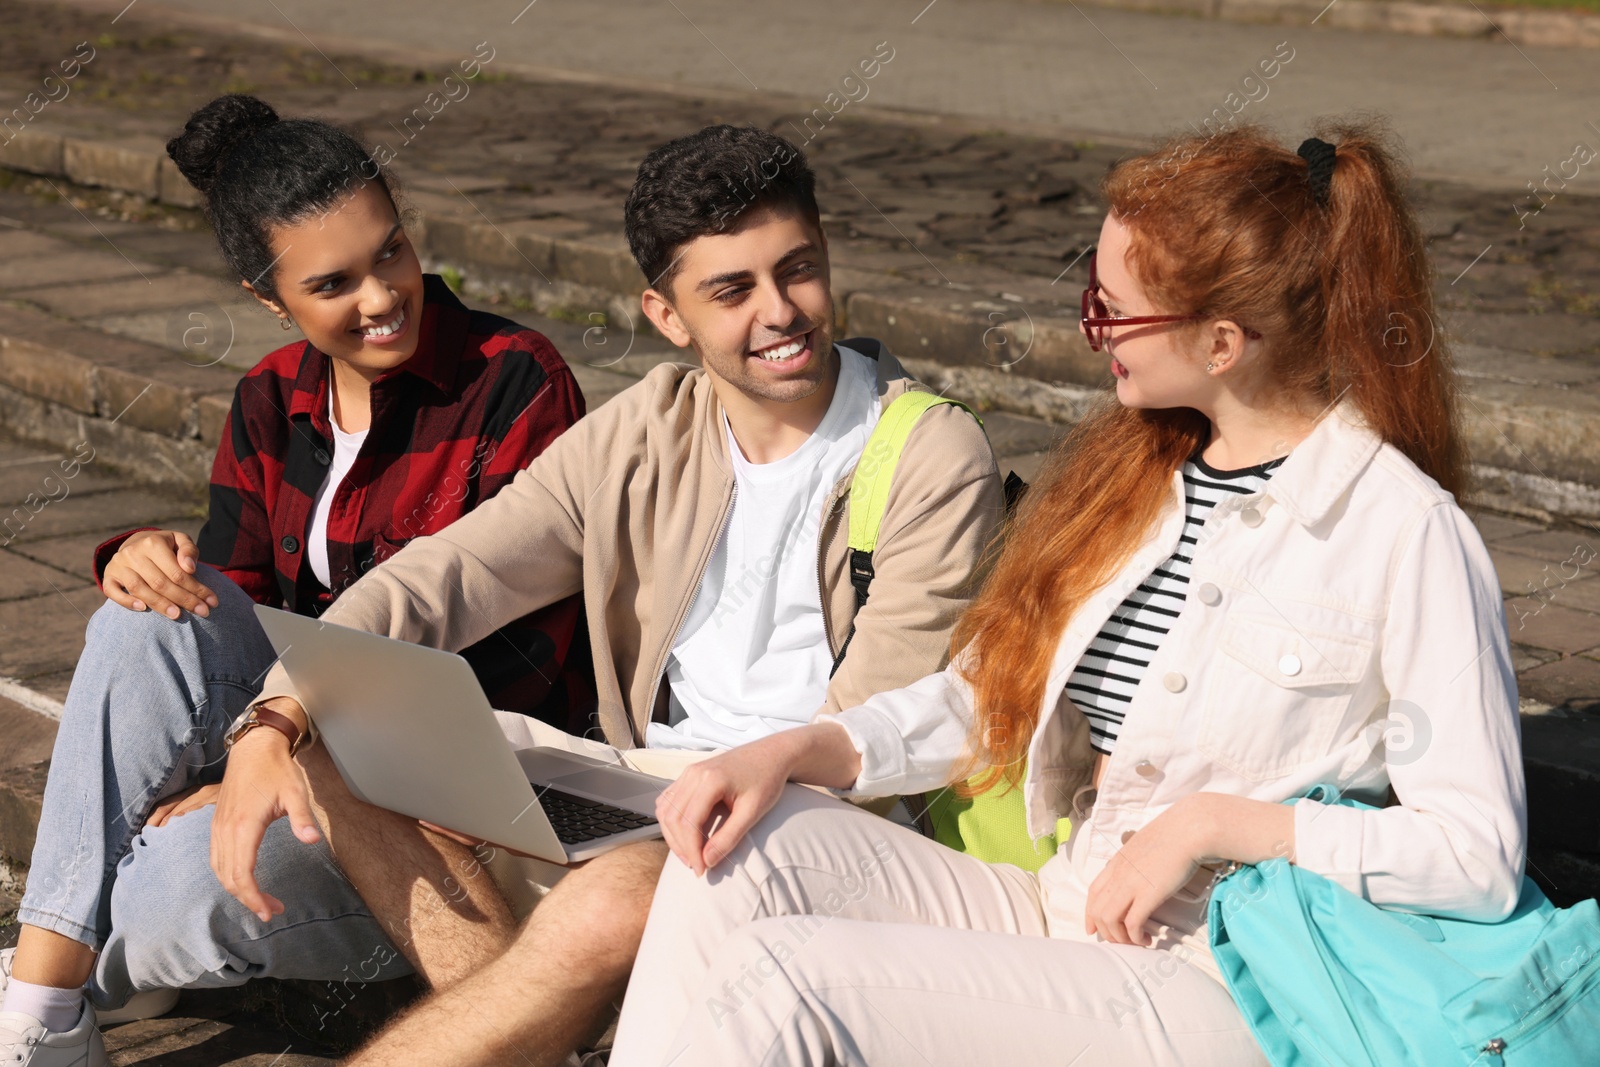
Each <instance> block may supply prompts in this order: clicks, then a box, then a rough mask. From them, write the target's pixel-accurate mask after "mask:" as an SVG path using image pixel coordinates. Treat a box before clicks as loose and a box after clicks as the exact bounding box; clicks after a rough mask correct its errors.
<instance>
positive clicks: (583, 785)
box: [256, 604, 670, 863]
mask: <svg viewBox="0 0 1600 1067" xmlns="http://www.w3.org/2000/svg"><path fill="white" fill-rule="evenodd" d="M256 616H257V618H259V619H260V620H261V626H262V628H263V629H264V630H266V632H267V637H268V639H269V640H271V641H272V647H273V648H274V649H275V650H276V651H277V653H278V662H280V663H282V664H283V668H284V670H285V671H287V672H288V674H289V678H290V679H291V680H292V681H293V682H294V684H295V686H296V688H298V689H299V691H300V696H301V699H302V700H303V702H304V704H305V708H306V711H307V713H308V714H309V715H310V716H311V718H312V719H314V720H315V721H316V724H317V731H318V732H319V733H320V735H321V738H322V743H323V745H324V746H325V747H326V748H327V750H328V754H329V755H330V756H331V757H332V758H333V762H334V765H335V766H336V767H338V768H339V773H340V774H341V775H343V776H344V780H345V783H346V784H347V785H348V786H349V787H350V791H351V792H352V793H354V794H355V796H356V797H358V798H359V799H361V800H364V801H366V802H367V803H369V804H375V805H377V806H378V807H381V808H388V809H389V810H391V811H397V812H399V813H400V814H402V815H409V816H411V817H412V818H415V819H426V820H427V821H428V822H430V823H433V824H434V825H435V826H442V827H446V828H448V829H450V830H454V831H456V832H458V833H461V834H465V835H467V836H468V837H473V838H477V839H480V840H483V841H487V842H489V843H490V844H494V845H500V846H503V847H505V848H508V849H512V850H514V851H517V852H525V853H527V854H528V855H530V856H536V857H538V858H539V859H542V860H547V861H550V862H552V863H576V862H578V861H580V860H586V859H589V858H591V857H593V856H598V855H600V854H601V853H603V852H608V851H610V850H611V849H614V848H616V847H617V846H619V845H622V844H626V843H628V842H630V841H642V840H646V839H648V838H652V837H660V836H661V831H660V828H659V827H658V826H657V824H656V819H655V803H656V797H657V795H659V794H660V792H661V791H662V790H663V789H665V788H666V787H667V785H668V784H670V783H669V782H668V781H667V780H666V779H664V778H657V777H654V776H653V775H648V774H643V773H640V772H639V771H635V770H632V769H631V768H628V767H622V766H619V765H617V764H612V763H606V762H604V761H602V760H596V759H590V758H589V757H586V756H580V755H578V754H576V753H573V752H568V751H566V750H565V749H559V748H551V747H539V748H532V749H523V750H520V751H519V750H514V749H513V748H512V747H511V744H510V742H508V741H507V740H506V737H505V734H503V733H502V732H501V730H500V725H499V723H498V722H497V721H496V719H495V715H494V711H493V709H492V708H491V707H490V706H489V700H488V698H487V697H485V696H484V694H483V688H482V687H481V686H480V685H479V684H478V678H477V675H475V674H473V673H472V668H471V667H470V666H468V664H467V661H466V660H464V659H462V658H461V657H460V656H458V655H455V654H454V653H450V652H442V651H440V650H438V649H434V648H425V647H423V646H422V645H414V644H411V643H409V642H406V641H397V640H394V639H393V638H389V637H383V636H381V635H378V634H371V633H367V632H365V631H363V630H352V629H350V628H349V627H346V626H338V625H335V624H333V623H328V622H323V621H322V620H320V619H313V618H308V617H306V616H304V615H295V614H293V613H291V612H287V611H280V610H278V609H276V608H269V607H266V606H264V605H260V604H258V605H256Z"/></svg>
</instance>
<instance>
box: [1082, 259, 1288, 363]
mask: <svg viewBox="0 0 1600 1067" xmlns="http://www.w3.org/2000/svg"><path fill="white" fill-rule="evenodd" d="M1096 255H1098V253H1094V252H1091V253H1090V254H1089V288H1087V289H1085V290H1084V291H1083V320H1082V321H1083V333H1084V336H1085V337H1087V338H1088V339H1089V349H1090V351H1093V352H1098V351H1100V349H1101V348H1102V347H1103V346H1104V345H1105V344H1106V342H1107V341H1109V340H1110V339H1111V327H1113V326H1153V325H1155V324H1156V323H1160V322H1198V321H1199V320H1200V319H1203V318H1205V316H1204V315H1113V314H1111V309H1110V308H1108V307H1106V305H1105V302H1104V301H1103V300H1101V299H1100V279H1099V277H1098V276H1097V275H1096V274H1095V270H1094V261H1095V256H1096ZM1244 332H1245V335H1246V336H1248V337H1251V338H1254V339H1257V340H1259V339H1260V337H1261V335H1260V334H1259V333H1257V332H1256V331H1255V330H1252V329H1250V328H1249V327H1248V326H1246V327H1245V328H1244Z"/></svg>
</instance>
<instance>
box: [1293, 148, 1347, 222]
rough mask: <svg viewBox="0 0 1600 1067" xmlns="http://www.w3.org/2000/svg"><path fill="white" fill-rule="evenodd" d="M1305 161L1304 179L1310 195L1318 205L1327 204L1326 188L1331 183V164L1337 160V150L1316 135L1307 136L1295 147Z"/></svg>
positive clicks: (1327, 188)
mask: <svg viewBox="0 0 1600 1067" xmlns="http://www.w3.org/2000/svg"><path fill="white" fill-rule="evenodd" d="M1296 152H1298V153H1299V155H1300V158H1301V159H1303V160H1305V161H1306V181H1307V182H1308V183H1309V184H1310V185H1311V195H1312V196H1314V197H1316V198H1317V205H1318V206H1319V207H1327V206H1328V190H1329V188H1330V187H1331V186H1332V184H1333V165H1334V164H1335V163H1337V162H1338V161H1339V154H1338V153H1339V150H1338V149H1337V148H1335V147H1334V146H1333V145H1331V144H1329V143H1328V142H1327V141H1324V140H1322V139H1321V138H1318V137H1307V138H1306V139H1305V140H1304V141H1301V142H1300V147H1299V148H1298V149H1296Z"/></svg>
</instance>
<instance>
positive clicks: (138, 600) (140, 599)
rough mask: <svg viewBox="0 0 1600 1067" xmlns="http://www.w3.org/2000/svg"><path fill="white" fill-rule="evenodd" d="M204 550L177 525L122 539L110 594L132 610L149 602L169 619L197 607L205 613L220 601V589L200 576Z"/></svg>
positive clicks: (109, 577)
mask: <svg viewBox="0 0 1600 1067" xmlns="http://www.w3.org/2000/svg"><path fill="white" fill-rule="evenodd" d="M199 564H200V550H199V549H198V548H196V547H195V543H194V542H193V541H191V540H190V539H189V537H188V535H187V534H182V533H179V532H178V531H176V530H141V531H139V532H138V533H136V534H133V535H132V536H130V537H129V538H128V539H127V540H126V541H124V542H122V547H121V548H119V549H117V554H116V555H114V556H112V557H111V562H110V563H107V564H106V572H105V574H104V576H103V580H102V582H101V586H102V588H104V589H105V592H106V596H107V597H109V598H111V599H112V600H114V601H116V602H117V603H118V604H121V605H122V606H123V607H125V608H127V609H129V610H130V611H143V610H145V608H147V607H148V608H150V609H151V610H154V611H158V612H160V613H161V614H163V615H165V616H167V618H169V619H176V618H178V617H179V616H180V615H181V614H182V613H183V612H185V611H192V612H194V613H195V614H196V615H199V616H200V617H201V618H205V617H206V616H207V615H209V614H210V613H211V609H212V608H214V607H216V606H217V594H215V593H213V592H212V591H211V590H210V589H208V588H206V586H205V585H203V584H202V583H201V582H200V581H199V580H198V579H197V578H195V576H194V574H195V568H196V567H197V566H199Z"/></svg>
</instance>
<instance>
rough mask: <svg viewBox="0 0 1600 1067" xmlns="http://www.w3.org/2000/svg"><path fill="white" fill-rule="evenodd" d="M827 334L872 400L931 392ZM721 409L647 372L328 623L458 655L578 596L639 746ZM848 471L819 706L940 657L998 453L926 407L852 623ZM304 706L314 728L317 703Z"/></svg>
mask: <svg viewBox="0 0 1600 1067" xmlns="http://www.w3.org/2000/svg"><path fill="white" fill-rule="evenodd" d="M840 344H842V345H844V346H845V347H849V348H852V349H854V350H855V351H857V352H860V353H861V354H863V355H865V356H867V357H868V358H871V359H875V360H876V362H877V385H878V395H879V398H880V400H881V402H882V405H883V407H885V408H887V407H888V405H889V403H890V402H891V401H893V400H894V399H895V398H896V397H897V396H899V395H900V394H901V393H904V392H906V391H908V390H922V391H927V387H926V386H924V385H922V384H921V383H920V382H918V381H916V380H915V379H913V378H912V377H911V376H910V375H909V374H907V373H906V371H905V369H904V368H903V367H902V366H901V365H900V362H899V361H898V360H896V359H895V358H894V357H893V356H892V355H890V354H889V352H888V351H887V350H886V349H884V348H883V347H882V346H881V345H880V344H879V343H878V342H877V341H873V340H870V339H863V338H857V339H853V340H848V341H843V342H840ZM721 418H722V408H721V404H720V403H719V402H718V400H717V396H716V392H715V391H714V390H713V388H712V384H711V380H710V379H709V378H708V377H707V376H706V374H705V372H704V371H703V370H701V369H700V368H698V367H691V366H688V365H685V364H679V363H667V364H662V365H661V366H658V367H656V368H655V369H654V370H652V371H651V372H650V373H649V374H648V375H646V377H645V378H644V380H643V381H641V382H639V383H638V384H637V385H634V386H632V387H631V388H629V389H627V390H626V391H624V392H623V393H621V394H619V395H618V396H617V397H615V398H614V399H612V400H611V401H610V402H609V403H607V404H604V405H602V406H601V407H599V408H598V409H596V410H595V411H593V412H592V413H590V414H589V415H587V416H585V417H584V418H583V419H582V420H580V421H579V422H578V423H577V425H575V426H574V427H573V428H572V429H570V430H568V431H567V432H566V433H564V434H562V435H561V436H560V437H559V438H557V439H556V440H555V442H554V443H553V444H551V445H550V447H548V448H547V449H546V450H545V451H544V452H543V453H541V454H540V455H539V456H538V457H537V458H535V459H534V460H533V462H532V463H530V464H529V465H528V467H527V468H526V469H525V470H523V471H522V472H521V473H520V474H518V475H517V476H516V478H515V479H514V480H513V481H512V482H511V483H510V484H509V485H507V486H506V487H505V488H503V489H502V490H501V491H500V492H499V493H497V494H496V495H495V496H494V497H492V498H491V499H489V500H486V501H484V502H483V503H482V504H480V505H478V507H477V508H475V509H474V510H473V511H471V512H470V513H469V514H467V515H465V516H463V517H462V518H461V519H459V520H457V521H456V522H454V523H452V524H451V525H450V526H448V527H446V528H445V529H443V530H441V531H440V532H439V533H437V534H434V535H432V536H428V537H419V538H417V539H415V540H414V541H412V542H411V543H410V544H408V545H406V547H405V548H403V549H401V550H400V551H399V552H397V553H396V554H395V555H394V556H393V557H391V558H390V559H388V560H387V561H385V562H384V563H383V564H382V565H380V566H378V567H376V568H374V569H373V570H371V571H369V572H368V573H367V574H365V575H363V576H362V578H361V579H360V580H359V581H357V582H356V583H355V584H354V585H352V586H350V587H349V588H348V589H346V590H345V591H344V593H343V594H341V595H340V597H339V599H338V600H337V601H335V602H334V604H333V606H332V607H331V608H330V609H329V610H328V611H327V612H326V613H325V614H324V615H323V616H322V617H323V619H325V620H326V621H328V622H331V623H337V624H339V625H341V626H348V627H352V628H354V629H359V630H366V631H369V632H372V633H379V634H387V635H388V636H390V637H395V638H399V639H401V640H404V641H411V642H414V643H417V644H422V645H428V646H430V647H433V648H442V649H446V650H449V651H452V652H454V651H459V650H460V649H463V648H466V647H467V646H469V645H471V644H473V643H474V642H476V641H479V640H481V639H482V638H484V637H486V636H488V635H489V634H490V633H492V632H493V631H494V630H495V629H496V628H498V627H500V626H502V625H504V624H505V623H507V622H510V621H511V620H513V619H517V618H521V617H522V616H523V615H526V614H527V613H528V612H530V611H532V610H534V609H535V608H538V607H542V606H544V605H545V604H549V603H551V602H553V601H556V600H559V599H561V598H562V597H564V596H569V595H571V594H573V593H576V592H579V591H580V590H581V591H582V592H583V594H584V601H585V605H586V607H587V615H588V624H589V636H590V640H591V642H592V645H593V649H594V661H595V662H594V667H595V685H596V689H597V692H598V695H599V720H600V725H601V727H602V729H603V731H604V734H605V740H606V741H607V742H609V743H611V744H613V745H615V746H617V747H618V748H635V747H641V746H642V745H643V744H644V734H645V726H646V724H647V723H648V722H649V721H650V719H651V716H652V714H653V713H654V712H655V711H656V710H657V709H658V708H661V709H664V708H665V704H666V695H667V694H666V685H665V679H664V674H665V671H666V666H667V657H668V655H669V653H670V652H671V650H672V646H673V642H674V640H675V639H676V637H677V634H678V629H679V627H680V626H681V625H682V622H683V619H684V617H685V616H686V615H687V614H688V610H689V606H690V604H691V602H692V600H693V598H694V596H695V592H696V590H697V589H698V588H699V585H700V579H701V576H702V575H703V574H704V572H705V568H706V566H707V564H708V563H709V562H710V559H711V554H712V551H713V550H714V549H715V547H716V543H717V540H718V538H719V537H720V535H721V532H722V529H723V526H724V525H725V524H726V521H727V517H728V514H729V511H730V509H731V507H732V503H733V492H734V477H733V467H732V463H731V460H730V457H729V455H728V445H727V440H726V436H725V435H724V434H723V432H722V423H721ZM851 473H852V474H853V473H854V472H853V470H852V472H851ZM850 477H851V476H850V474H847V475H845V476H844V477H843V478H841V479H840V480H839V481H838V482H837V483H836V484H835V485H834V486H833V488H832V490H831V491H830V492H829V494H828V496H827V498H826V501H825V503H824V508H823V514H822V516H821V524H820V526H819V536H818V559H817V581H818V583H819V587H820V591H821V599H822V613H823V622H824V629H825V631H826V633H827V636H828V645H829V650H830V653H831V654H834V655H837V653H838V650H839V648H840V646H841V645H842V643H843V642H844V640H845V636H846V634H847V633H848V632H849V629H850V624H851V622H852V621H854V622H855V624H856V633H855V636H854V637H853V638H852V639H851V643H850V649H849V652H848V654H847V655H846V656H845V659H844V663H843V664H842V665H841V666H840V667H839V670H838V671H837V673H835V674H834V676H833V678H832V680H831V681H830V682H829V683H828V690H827V699H826V700H825V701H824V702H823V704H822V706H821V707H820V708H819V709H818V711H819V712H837V711H839V710H840V709H842V708H847V707H852V706H855V705H857V704H860V703H862V702H863V701H865V700H866V699H867V698H868V697H870V696H872V695H873V694H874V693H877V692H880V691H883V690H889V689H898V688H900V687H901V686H905V685H909V684H910V683H911V682H913V681H915V680H916V679H918V678H921V677H923V676H925V675H927V674H929V673H931V672H934V671H937V670H939V669H940V668H941V667H943V666H944V665H945V663H946V662H947V661H948V658H949V657H948V651H949V647H948V646H949V641H950V632H951V630H952V629H953V628H954V627H955V622H956V619H957V618H958V617H959V616H960V614H961V612H962V611H963V610H964V609H965V608H966V606H967V604H968V603H969V602H970V600H971V598H972V597H973V595H974V594H975V592H976V586H977V584H978V580H979V575H978V568H979V564H980V560H981V558H982V556H983V552H984V549H985V548H986V547H987V546H988V544H989V542H990V540H991V539H992V538H993V537H994V535H995V533H996V532H997V530H998V527H999V523H1000V520H1001V518H1002V515H1003V511H1004V496H1003V491H1002V488H1001V482H1000V476H999V472H998V470H997V469H996V466H995V457H994V452H993V450H992V449H991V448H990V447H989V443H988V440H987V438H986V437H985V435H984V432H983V430H982V429H981V428H980V427H979V425H978V423H977V422H976V421H975V420H974V419H973V418H972V416H971V415H969V414H968V413H967V412H965V411H962V410H961V409H959V408H957V407H955V406H953V405H948V404H941V405H937V406H935V407H933V408H932V409H930V410H929V411H927V412H926V413H925V414H924V415H923V416H922V417H921V419H920V420H919V421H918V422H917V425H916V427H915V428H914V429H913V430H912V432H911V434H910V437H909V438H908V439H907V441H906V445H905V450H904V452H903V453H902V455H901V458H900V462H899V465H898V467H897V468H896V469H895V472H894V480H893V483H892V485H891V488H890V491H889V497H888V502H887V505H886V509H885V512H884V517H883V525H882V528H881V534H880V537H879V541H878V547H877V550H876V551H875V552H874V554H873V569H874V572H875V577H874V578H873V581H872V587H871V591H870V594H869V597H868V600H867V604H866V605H865V607H864V608H863V609H862V610H861V612H860V614H859V617H858V616H857V610H856V600H855V591H854V589H853V588H852V587H851V585H850V575H849V551H848V547H847V540H848V538H847V536H846V534H847V532H848V527H849V507H850V504H849V493H850ZM278 696H288V697H293V698H295V699H296V700H299V694H298V693H297V692H296V690H295V687H294V685H293V683H292V682H291V681H290V680H289V678H288V676H287V675H286V674H285V673H284V671H283V669H282V667H281V666H275V667H274V668H273V669H272V670H271V672H269V673H268V675H267V677H266V679H265V681H264V684H263V687H262V690H261V695H260V696H259V697H258V698H257V702H260V701H265V700H268V699H271V698H273V697H278ZM302 703H303V702H302ZM307 714H308V715H309V716H311V717H312V719H313V729H314V728H315V727H314V720H315V715H316V709H315V708H308V709H307Z"/></svg>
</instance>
